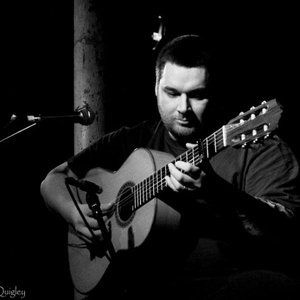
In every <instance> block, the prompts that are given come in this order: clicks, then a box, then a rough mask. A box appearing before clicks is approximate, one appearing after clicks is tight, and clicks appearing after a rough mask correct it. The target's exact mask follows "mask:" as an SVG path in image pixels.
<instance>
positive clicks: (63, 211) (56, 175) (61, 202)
mask: <svg viewBox="0 0 300 300" xmlns="http://www.w3.org/2000/svg"><path fill="white" fill-rule="evenodd" d="M66 177H74V178H75V179H77V176H76V175H75V174H74V172H72V171H71V170H70V168H69V167H68V164H67V162H64V163H62V164H61V165H59V166H57V167H55V168H54V169H53V170H51V171H50V172H49V173H48V174H47V176H46V178H45V179H44V180H43V181H42V183H41V195H42V197H43V199H44V201H45V203H46V205H47V206H48V207H49V209H50V210H52V211H54V212H55V213H57V214H58V215H60V216H61V217H62V218H63V219H64V220H65V221H66V222H67V223H69V224H70V225H72V226H73V227H74V229H75V231H76V232H77V233H78V234H81V235H84V236H85V237H86V238H88V239H92V234H91V232H90V230H89V229H88V228H87V226H86V225H85V223H84V220H83V218H82V216H81V214H80V213H79V211H78V208H79V209H80V210H81V212H82V214H83V216H84V218H85V219H86V221H87V222H88V224H89V226H90V228H91V229H92V230H93V232H94V234H95V235H97V236H99V237H101V233H100V230H99V226H98V222H97V220H96V219H95V218H94V217H93V213H92V211H91V210H90V208H89V207H88V205H87V204H81V203H78V208H77V207H76V206H75V204H74V202H73V200H72V198H71V195H70V194H69V191H68V189H67V187H66V185H65V178H66ZM101 208H102V210H103V212H104V213H105V211H106V210H108V209H109V208H110V205H107V207H101ZM105 219H106V217H105Z"/></svg>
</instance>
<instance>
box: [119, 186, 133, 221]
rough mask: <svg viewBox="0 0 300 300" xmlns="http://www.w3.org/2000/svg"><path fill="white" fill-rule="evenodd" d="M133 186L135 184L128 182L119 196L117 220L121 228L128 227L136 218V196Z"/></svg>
mask: <svg viewBox="0 0 300 300" xmlns="http://www.w3.org/2000/svg"><path fill="white" fill-rule="evenodd" d="M133 186H134V183H133V182H127V183H126V184H124V185H123V186H122V188H121V189H120V191H119V194H118V199H117V209H116V219H117V222H118V223H119V225H120V226H126V225H128V224H129V223H130V222H131V220H132V219H133V217H134V211H133V203H134V194H133V192H132V189H131V188H132V187H133Z"/></svg>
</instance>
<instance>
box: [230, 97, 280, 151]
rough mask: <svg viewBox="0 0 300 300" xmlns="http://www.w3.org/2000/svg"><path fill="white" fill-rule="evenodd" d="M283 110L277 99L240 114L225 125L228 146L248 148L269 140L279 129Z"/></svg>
mask: <svg viewBox="0 0 300 300" xmlns="http://www.w3.org/2000/svg"><path fill="white" fill-rule="evenodd" d="M281 113H282V108H281V106H280V105H279V104H278V103H277V101H276V99H273V100H270V101H268V102H266V101H264V102H262V103H261V105H259V106H257V107H251V108H250V110H248V111H247V112H245V113H240V114H239V115H238V116H237V117H235V118H234V119H232V120H230V121H229V123H228V124H227V125H225V134H226V139H225V143H226V145H228V146H242V147H243V146H246V145H248V144H249V143H256V142H258V141H259V140H260V139H262V138H267V137H269V135H270V134H271V132H273V131H274V130H275V129H277V128H278V125H279V120H280V118H281Z"/></svg>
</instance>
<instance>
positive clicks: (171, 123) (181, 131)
mask: <svg viewBox="0 0 300 300" xmlns="http://www.w3.org/2000/svg"><path fill="white" fill-rule="evenodd" d="M159 113H160V116H161V120H162V122H163V123H164V125H165V127H166V129H167V130H168V131H169V133H170V134H171V136H172V137H173V138H174V139H175V140H177V141H179V142H189V141H190V142H193V141H195V140H196V139H197V138H199V135H200V127H201V126H200V121H199V120H198V119H197V118H196V116H195V115H194V114H193V113H189V114H187V115H185V116H184V117H185V118H186V119H187V120H188V123H187V124H181V123H180V121H179V120H180V118H179V119H178V118H176V117H173V116H169V115H167V114H165V113H164V112H162V111H161V110H159Z"/></svg>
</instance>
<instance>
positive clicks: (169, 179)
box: [165, 176, 178, 192]
mask: <svg viewBox="0 0 300 300" xmlns="http://www.w3.org/2000/svg"><path fill="white" fill-rule="evenodd" d="M165 180H166V183H167V185H168V187H169V188H170V189H171V190H173V191H174V192H178V190H177V188H176V186H175V184H174V183H173V180H171V178H170V177H169V176H166V177H165Z"/></svg>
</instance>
